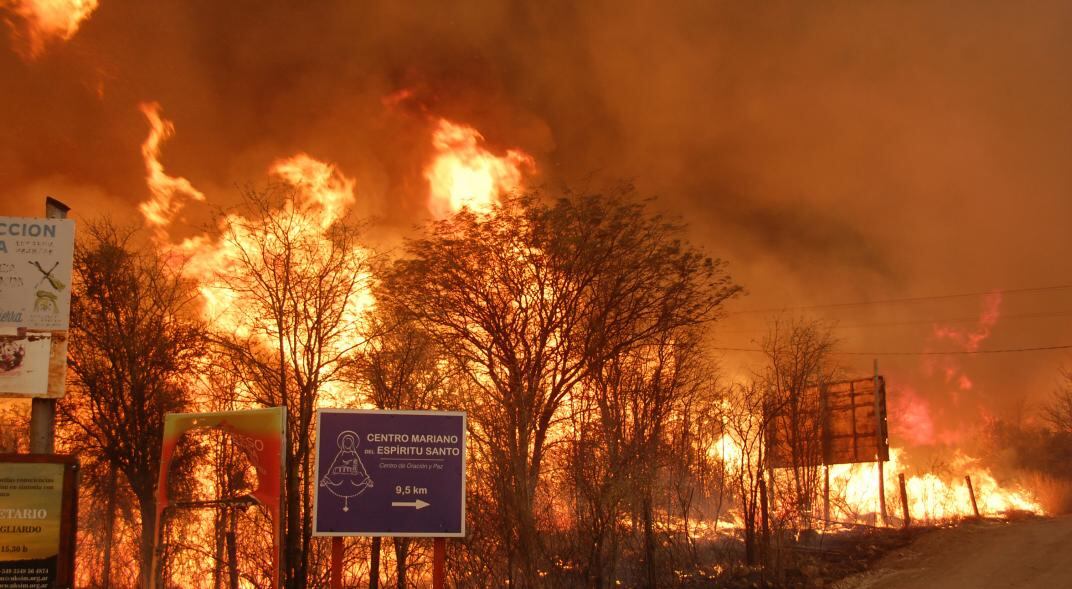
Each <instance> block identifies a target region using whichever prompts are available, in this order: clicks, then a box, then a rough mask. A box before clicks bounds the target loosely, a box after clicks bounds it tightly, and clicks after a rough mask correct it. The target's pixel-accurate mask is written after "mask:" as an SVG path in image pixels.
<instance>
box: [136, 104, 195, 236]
mask: <svg viewBox="0 0 1072 589" xmlns="http://www.w3.org/2000/svg"><path fill="white" fill-rule="evenodd" d="M138 107H139V108H140V109H141V112H142V114H144V115H145V118H146V119H148V121H149V137H147V138H146V139H145V143H142V145H141V157H142V160H143V161H144V162H145V182H146V184H148V186H149V192H150V193H151V194H152V196H151V198H150V199H149V200H147V201H145V202H142V203H141V204H139V205H138V210H139V211H141V214H142V216H144V217H145V221H146V222H147V223H148V224H149V226H150V227H152V228H153V229H154V230H155V231H156V236H157V238H158V239H159V240H161V241H163V240H165V239H166V237H167V227H168V225H170V224H171V223H172V221H174V219H175V215H177V214H178V212H179V211H180V210H181V209H182V207H183V204H184V203H183V197H185V198H189V199H192V200H197V201H204V200H205V195H204V194H203V193H202V192H201V191H200V190H198V189H196V188H194V185H193V184H191V183H190V181H189V180H187V179H186V178H177V177H175V176H169V175H168V174H167V173H166V172H164V164H162V163H160V146H161V144H163V142H164V141H166V140H167V139H168V138H169V137H171V136H172V135H174V134H175V125H174V124H173V123H172V122H171V121H169V120H167V119H164V118H163V117H161V116H160V105H159V104H158V103H156V102H149V103H142V104H140V105H139V106H138Z"/></svg>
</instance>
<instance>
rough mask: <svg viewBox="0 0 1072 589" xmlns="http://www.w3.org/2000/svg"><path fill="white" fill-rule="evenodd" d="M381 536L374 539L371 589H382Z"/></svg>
mask: <svg viewBox="0 0 1072 589" xmlns="http://www.w3.org/2000/svg"><path fill="white" fill-rule="evenodd" d="M381 542H382V539H381V538H380V537H379V536H373V537H372V554H370V555H369V574H368V587H369V589H380V543H381Z"/></svg>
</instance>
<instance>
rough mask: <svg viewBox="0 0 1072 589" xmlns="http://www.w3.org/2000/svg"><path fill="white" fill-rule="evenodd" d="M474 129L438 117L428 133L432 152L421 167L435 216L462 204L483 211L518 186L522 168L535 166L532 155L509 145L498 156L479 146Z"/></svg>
mask: <svg viewBox="0 0 1072 589" xmlns="http://www.w3.org/2000/svg"><path fill="white" fill-rule="evenodd" d="M483 141H484V136H483V135H481V134H480V132H479V131H477V130H476V129H474V128H472V127H470V126H467V125H460V124H457V123H453V122H451V121H448V120H447V119H439V122H438V125H437V127H436V130H435V132H434V133H433V135H432V145H433V146H434V147H435V150H436V156H435V158H434V159H433V160H432V163H431V164H429V165H428V167H427V168H425V171H424V176H425V178H427V179H428V183H429V188H430V192H431V195H430V200H429V205H428V206H429V209H430V210H431V211H432V214H433V215H434V216H435V217H436V218H442V217H445V216H447V215H448V214H450V213H452V212H456V211H460V210H461V209H463V208H468V209H469V210H471V211H473V212H476V213H487V212H489V211H490V210H491V208H492V206H494V204H495V203H496V202H497V201H498V198H499V196H500V195H502V194H506V193H510V192H513V191H516V190H518V189H520V188H521V184H522V179H523V175H524V172H525V170H526V169H527V170H529V171H531V170H533V169H535V162H534V160H533V159H532V156H530V155H528V154H527V153H525V152H523V151H521V150H517V149H511V150H507V152H506V155H505V156H502V157H499V156H496V155H494V154H492V153H491V152H490V151H488V150H487V149H485V148H483V147H482V146H481V143H482V142H483Z"/></svg>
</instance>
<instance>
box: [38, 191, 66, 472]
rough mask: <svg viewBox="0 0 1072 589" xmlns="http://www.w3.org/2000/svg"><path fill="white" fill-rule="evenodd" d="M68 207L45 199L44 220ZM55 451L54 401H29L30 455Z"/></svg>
mask: <svg viewBox="0 0 1072 589" xmlns="http://www.w3.org/2000/svg"><path fill="white" fill-rule="evenodd" d="M69 210H71V208H70V207H68V206H67V205H65V204H63V203H62V202H60V201H58V200H56V199H54V198H52V197H51V196H48V197H45V218H47V219H66V218H67V211H69ZM55 451H56V400H55V399H47V398H37V397H35V398H33V399H32V400H31V401H30V453H31V454H53V453H55Z"/></svg>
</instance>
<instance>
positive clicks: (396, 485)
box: [313, 409, 466, 589]
mask: <svg viewBox="0 0 1072 589" xmlns="http://www.w3.org/2000/svg"><path fill="white" fill-rule="evenodd" d="M465 433H466V423H465V413H464V412H459V411H366V410H349V409H321V410H319V411H318V412H317V418H316V479H315V481H314V489H315V491H314V513H313V534H314V535H317V536H388V537H426V538H436V542H435V546H434V554H433V561H434V563H433V564H434V565H436V566H433V586H434V587H436V588H437V589H438V588H440V587H442V582H443V579H444V578H445V574H444V573H445V570H444V566H443V563H444V561H445V553H446V549H445V544H444V541H443V539H444V538H460V537H463V536H465ZM437 582H438V584H437Z"/></svg>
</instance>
